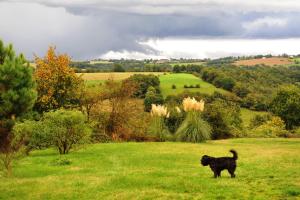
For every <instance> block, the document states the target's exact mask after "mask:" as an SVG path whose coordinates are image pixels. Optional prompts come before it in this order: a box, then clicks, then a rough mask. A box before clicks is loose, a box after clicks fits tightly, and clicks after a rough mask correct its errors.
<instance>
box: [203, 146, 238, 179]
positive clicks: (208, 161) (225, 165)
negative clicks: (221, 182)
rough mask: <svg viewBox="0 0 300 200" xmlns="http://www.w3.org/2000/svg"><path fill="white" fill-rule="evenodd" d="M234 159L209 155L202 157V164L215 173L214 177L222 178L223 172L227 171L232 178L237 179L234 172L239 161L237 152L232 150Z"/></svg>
mask: <svg viewBox="0 0 300 200" xmlns="http://www.w3.org/2000/svg"><path fill="white" fill-rule="evenodd" d="M230 152H231V153H232V154H233V157H220V158H214V157H210V156H207V155H204V156H202V159H201V164H202V165H203V166H207V165H209V167H210V168H211V170H212V171H213V172H214V177H215V178H217V177H221V171H222V170H224V169H227V170H228V172H229V173H230V175H231V178H234V177H235V174H234V171H235V168H236V160H237V159H238V155H237V152H236V151H235V150H230Z"/></svg>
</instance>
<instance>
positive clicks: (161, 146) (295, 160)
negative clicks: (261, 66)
mask: <svg viewBox="0 0 300 200" xmlns="http://www.w3.org/2000/svg"><path fill="white" fill-rule="evenodd" d="M299 146H300V140H299V139H234V140H220V141H209V142H207V143H204V144H187V143H112V144H95V145H89V146H87V147H86V148H85V149H82V150H80V151H77V152H72V153H71V154H69V155H66V156H64V157H65V158H67V159H69V160H71V161H72V163H71V164H70V165H65V166H55V165H53V164H52V162H53V160H55V159H57V158H58V157H59V155H58V154H57V153H56V151H54V150H52V149H48V150H43V151H35V152H33V153H32V154H31V155H30V156H29V157H26V158H24V159H22V160H21V161H20V162H19V164H18V165H17V166H16V167H15V168H14V169H15V171H14V174H15V177H14V178H10V179H7V178H3V177H1V176H0V199H3V200H4V199H5V200H8V199H32V200H34V199H55V200H56V199H157V198H159V199H297V198H298V199H299V198H300V171H299V169H300V157H299V154H300V148H299ZM231 148H234V149H236V150H237V151H238V153H239V159H238V168H237V171H236V175H237V178H235V179H231V178H229V174H228V173H227V172H223V173H222V177H221V178H220V179H214V178H212V172H211V171H210V169H209V168H208V167H202V166H200V165H199V158H200V156H202V155H203V154H209V155H212V156H227V155H230V154H229V152H228V151H229V149H231Z"/></svg>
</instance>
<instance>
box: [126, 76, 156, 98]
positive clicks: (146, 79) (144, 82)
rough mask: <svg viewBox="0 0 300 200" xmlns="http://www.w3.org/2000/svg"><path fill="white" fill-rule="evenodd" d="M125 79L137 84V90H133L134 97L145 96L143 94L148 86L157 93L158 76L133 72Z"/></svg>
mask: <svg viewBox="0 0 300 200" xmlns="http://www.w3.org/2000/svg"><path fill="white" fill-rule="evenodd" d="M126 81H130V82H133V83H134V84H136V85H137V90H136V91H135V92H134V96H135V97H139V98H145V95H146V93H147V91H148V88H149V87H151V86H152V87H154V88H155V90H156V91H157V92H158V93H159V84H160V82H159V78H158V77H157V76H155V75H152V74H150V75H144V74H135V75H133V76H131V77H129V78H128V79H126Z"/></svg>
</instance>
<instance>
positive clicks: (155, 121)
mask: <svg viewBox="0 0 300 200" xmlns="http://www.w3.org/2000/svg"><path fill="white" fill-rule="evenodd" d="M169 115H170V113H169V112H168V110H167V108H166V107H165V106H161V105H154V104H152V109H151V116H152V122H151V124H150V128H149V130H148V132H149V134H150V135H152V136H155V137H156V138H157V139H158V141H160V142H163V141H166V140H168V138H169V137H170V135H169V131H168V129H167V127H166V126H165V123H164V119H165V118H168V117H169Z"/></svg>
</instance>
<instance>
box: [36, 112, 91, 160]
mask: <svg viewBox="0 0 300 200" xmlns="http://www.w3.org/2000/svg"><path fill="white" fill-rule="evenodd" d="M85 121H86V117H85V116H84V115H83V114H82V113H81V112H79V111H68V110H63V109H62V110H57V111H55V112H48V113H46V114H45V116H44V117H43V122H42V123H43V126H47V127H49V130H48V131H49V133H48V135H49V140H50V141H49V142H51V144H52V145H54V146H55V147H56V148H57V149H58V151H59V153H60V154H67V153H69V151H70V150H71V149H72V148H73V147H74V146H75V145H78V144H83V143H87V142H88V141H89V139H90V135H91V129H90V127H89V126H88V125H87V124H86V122H85Z"/></svg>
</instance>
